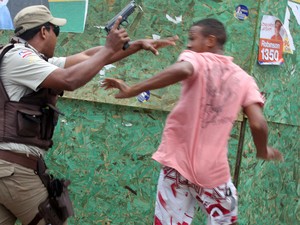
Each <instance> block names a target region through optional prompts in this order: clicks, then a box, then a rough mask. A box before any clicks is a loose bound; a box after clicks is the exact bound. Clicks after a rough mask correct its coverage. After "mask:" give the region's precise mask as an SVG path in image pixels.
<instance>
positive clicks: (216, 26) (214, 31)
mask: <svg viewBox="0 0 300 225" xmlns="http://www.w3.org/2000/svg"><path fill="white" fill-rule="evenodd" d="M192 26H199V27H202V35H203V36H204V37H207V36H209V35H214V36H216V37H217V41H218V43H219V44H220V45H221V46H223V45H224V44H225V43H226V41H227V34H226V30H225V26H224V25H223V23H221V22H220V21H219V20H217V19H213V18H208V19H203V20H199V21H197V22H195V23H193V25H192Z"/></svg>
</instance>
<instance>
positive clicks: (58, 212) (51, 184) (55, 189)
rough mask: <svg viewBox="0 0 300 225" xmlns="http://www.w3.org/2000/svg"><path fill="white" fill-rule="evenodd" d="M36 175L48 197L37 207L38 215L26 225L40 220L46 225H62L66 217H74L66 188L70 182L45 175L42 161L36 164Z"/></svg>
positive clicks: (45, 171)
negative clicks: (45, 189)
mask: <svg viewBox="0 0 300 225" xmlns="http://www.w3.org/2000/svg"><path fill="white" fill-rule="evenodd" d="M37 174H38V175H39V177H40V178H41V180H42V182H43V184H44V185H45V187H46V188H47V190H48V194H49V197H48V198H47V199H46V200H45V201H44V202H42V203H41V204H40V205H39V207H38V208H39V212H38V214H37V215H36V216H35V218H34V219H33V220H32V221H31V222H30V223H29V224H28V225H36V224H38V222H39V221H40V220H41V219H44V220H45V222H46V224H47V225H48V224H51V225H63V223H64V222H65V221H66V220H67V218H68V217H71V216H73V215H74V211H73V206H72V202H71V200H70V197H69V193H68V186H69V184H70V183H71V182H70V181H69V180H63V179H55V178H53V176H52V175H50V174H48V173H47V167H46V165H45V163H44V161H43V160H40V161H39V162H38V169H37Z"/></svg>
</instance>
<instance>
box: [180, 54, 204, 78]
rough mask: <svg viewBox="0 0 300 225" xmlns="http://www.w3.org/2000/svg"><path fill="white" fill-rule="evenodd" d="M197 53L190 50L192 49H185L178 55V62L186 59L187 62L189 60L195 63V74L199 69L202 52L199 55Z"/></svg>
mask: <svg viewBox="0 0 300 225" xmlns="http://www.w3.org/2000/svg"><path fill="white" fill-rule="evenodd" d="M197 56H198V55H197V53H195V52H193V51H190V50H185V51H183V52H182V53H181V54H180V55H179V57H178V60H177V61H178V62H181V61H186V62H189V63H191V64H192V65H193V67H194V74H195V72H196V71H199V67H200V65H201V64H199V63H201V57H200V54H199V56H198V57H197Z"/></svg>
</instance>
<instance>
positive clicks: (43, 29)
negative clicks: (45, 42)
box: [40, 26, 49, 39]
mask: <svg viewBox="0 0 300 225" xmlns="http://www.w3.org/2000/svg"><path fill="white" fill-rule="evenodd" d="M48 32H49V31H48V30H47V29H46V27H44V26H42V27H41V30H40V35H41V37H42V38H43V39H45V38H46V37H47V35H48Z"/></svg>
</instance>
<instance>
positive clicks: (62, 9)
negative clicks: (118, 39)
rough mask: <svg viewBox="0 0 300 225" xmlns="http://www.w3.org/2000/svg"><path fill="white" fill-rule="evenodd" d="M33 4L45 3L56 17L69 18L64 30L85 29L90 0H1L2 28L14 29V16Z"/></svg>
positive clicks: (77, 31) (80, 30)
mask: <svg viewBox="0 0 300 225" xmlns="http://www.w3.org/2000/svg"><path fill="white" fill-rule="evenodd" d="M31 5H45V6H46V7H47V8H49V9H50V11H51V13H52V14H53V16H54V17H60V18H65V19H67V24H66V25H65V26H63V27H61V31H62V32H75V33H82V32H83V31H84V27H85V21H86V16H87V7H88V0H26V1H25V0H22V1H21V0H0V30H14V25H13V18H14V17H15V16H16V14H17V13H18V12H19V11H20V10H21V9H23V8H25V7H27V6H31ZM66 9H68V10H66Z"/></svg>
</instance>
